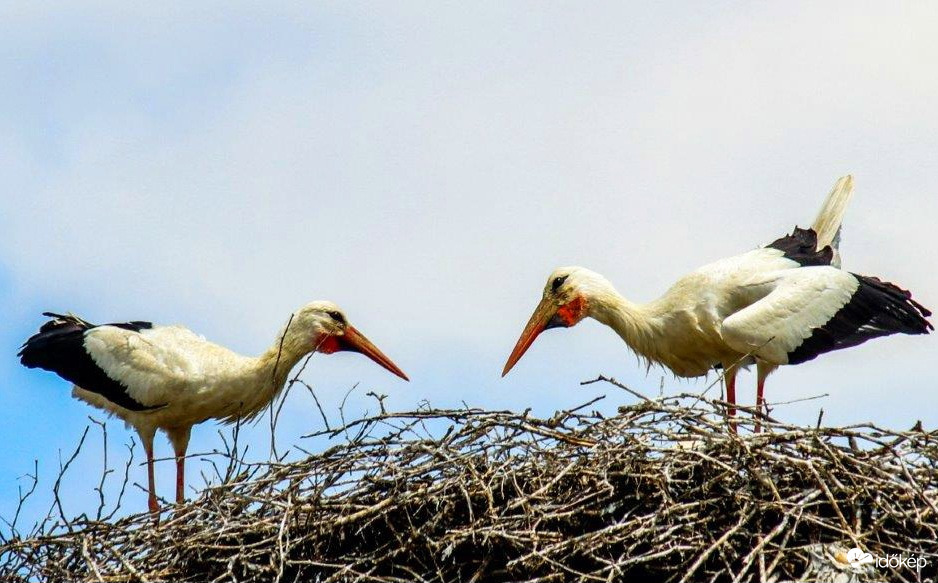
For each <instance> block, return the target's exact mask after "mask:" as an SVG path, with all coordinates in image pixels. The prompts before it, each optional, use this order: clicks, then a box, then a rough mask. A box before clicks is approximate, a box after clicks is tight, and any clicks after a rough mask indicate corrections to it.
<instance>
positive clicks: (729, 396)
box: [723, 366, 736, 433]
mask: <svg viewBox="0 0 938 583" xmlns="http://www.w3.org/2000/svg"><path fill="white" fill-rule="evenodd" d="M723 370H724V371H726V372H725V373H724V374H723V381H724V382H725V383H726V400H727V402H729V404H730V406H729V407H727V414H728V415H729V417H730V421H729V423H730V429H731V430H732V431H733V433H736V420H735V417H736V406H735V405H736V367H735V366H730V367H725V368H724V369H723Z"/></svg>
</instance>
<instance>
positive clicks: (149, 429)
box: [19, 301, 408, 513]
mask: <svg viewBox="0 0 938 583" xmlns="http://www.w3.org/2000/svg"><path fill="white" fill-rule="evenodd" d="M43 315H45V316H48V317H50V318H52V319H51V320H49V321H48V322H46V323H45V324H43V326H42V327H41V328H40V329H39V332H38V333H37V334H35V335H34V336H32V337H31V338H30V339H29V340H27V341H26V343H25V344H23V348H22V350H21V351H20V353H19V356H20V359H21V362H22V363H23V365H25V366H27V367H29V368H42V369H45V370H48V371H52V372H54V373H56V374H58V375H59V376H60V377H62V378H64V379H65V380H67V381H70V382H72V383H73V385H74V387H73V389H72V396H74V397H76V398H78V399H81V400H83V401H85V402H87V403H89V404H91V405H93V406H95V407H98V408H100V409H104V410H105V411H108V412H109V413H112V414H114V415H116V416H118V417H120V418H121V419H123V420H124V421H125V422H126V423H127V424H128V425H131V426H133V427H134V429H136V430H137V433H138V434H140V440H141V441H142V442H143V447H144V449H145V450H146V454H147V478H148V485H149V499H148V503H149V508H150V511H151V512H153V513H157V512H158V511H159V505H158V504H157V500H156V491H155V487H154V483H153V437H154V435H155V434H156V430H157V429H162V430H163V431H165V432H166V434H167V436H168V437H169V441H170V442H171V443H172V445H173V449H174V451H175V454H176V501H177V502H182V501H183V499H184V492H183V486H184V483H185V455H186V448H187V446H188V444H189V434H190V432H191V430H192V426H193V425H195V424H196V423H201V422H203V421H206V420H208V419H213V418H214V419H221V420H222V421H223V422H225V423H234V422H236V421H238V420H239V419H251V418H253V417H255V416H257V415H258V414H259V413H261V412H262V411H263V410H264V408H265V407H266V406H267V405H268V404H269V403H270V402H271V401H272V400H273V399H275V398H276V397H277V395H278V394H279V393H280V391H282V390H283V387H284V383H285V382H286V379H287V375H288V374H289V372H290V369H292V368H293V366H294V365H296V363H297V362H299V360H300V359H301V358H302V357H303V356H305V355H306V354H309V353H310V352H313V351H317V352H322V353H325V354H332V353H333V352H338V351H343V350H347V351H353V352H360V353H362V354H364V355H365V356H367V357H368V358H370V359H372V360H374V361H375V362H376V363H378V364H379V365H381V366H382V367H384V368H386V369H387V370H389V371H391V372H392V373H394V374H395V375H397V376H399V377H401V378H402V379H404V380H408V379H407V376H406V375H405V374H404V373H403V372H402V371H401V369H399V368H398V367H397V366H396V365H395V364H394V363H393V362H391V360H390V359H389V358H388V357H387V356H385V355H384V354H383V353H382V352H381V351H380V350H378V348H377V347H375V345H374V344H372V343H371V342H370V341H369V340H368V339H367V338H365V336H363V335H362V334H361V333H360V332H359V331H358V330H356V329H355V328H354V327H352V326H351V325H350V324H348V321H347V320H346V318H345V315H344V314H343V313H342V311H341V310H340V309H339V307H338V306H336V305H335V304H333V303H332V302H324V301H319V302H312V303H309V304H307V305H305V306H303V307H302V308H300V309H299V310H297V311H296V312H294V313H293V315H292V316H291V317H290V320H289V322H288V323H287V325H286V328H284V330H283V331H281V333H280V334H278V335H277V338H276V339H275V340H274V343H273V345H272V346H271V347H270V348H268V349H267V351H266V352H264V354H262V355H260V356H259V357H257V358H252V357H247V356H241V355H240V354H236V353H235V352H232V351H231V350H228V349H227V348H225V347H223V346H219V345H218V344H213V343H211V342H208V341H207V340H205V339H204V338H202V337H201V336H198V335H197V334H195V333H193V332H192V331H191V330H189V329H187V328H184V327H181V326H154V325H153V324H151V323H150V322H124V323H119V324H105V325H101V326H96V325H94V324H89V323H88V322H86V321H84V320H82V319H81V318H78V317H76V316H72V315H68V316H62V315H59V314H52V313H45V314H43Z"/></svg>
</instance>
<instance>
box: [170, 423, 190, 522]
mask: <svg viewBox="0 0 938 583" xmlns="http://www.w3.org/2000/svg"><path fill="white" fill-rule="evenodd" d="M191 431H192V427H191V426H183V427H173V428H170V429H167V430H166V434H167V435H168V436H169V441H170V442H171V443H172V444H173V451H175V452H176V504H180V503H182V502H185V500H186V450H187V449H189V435H190V432H191Z"/></svg>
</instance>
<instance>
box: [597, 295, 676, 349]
mask: <svg viewBox="0 0 938 583" xmlns="http://www.w3.org/2000/svg"><path fill="white" fill-rule="evenodd" d="M657 305H658V303H657V302H652V303H650V304H636V303H634V302H630V301H629V300H627V299H625V298H624V297H622V295H621V294H619V292H617V291H616V290H615V289H614V288H612V286H609V287H608V288H607V289H603V290H596V291H594V293H593V294H591V297H590V298H589V306H590V312H589V313H590V316H592V317H593V318H595V319H596V320H598V321H600V322H602V323H603V324H605V325H607V326H609V327H610V328H612V329H613V330H615V331H616V333H617V334H618V335H619V336H620V337H621V338H622V339H623V340H624V341H625V343H626V344H628V345H629V347H630V348H631V349H632V350H634V351H635V352H636V353H637V354H638V355H639V356H641V357H643V358H645V359H646V360H648V361H650V362H655V363H660V362H662V355H661V350H662V348H663V341H664V334H663V324H662V321H661V319H660V318H659V314H658V310H657Z"/></svg>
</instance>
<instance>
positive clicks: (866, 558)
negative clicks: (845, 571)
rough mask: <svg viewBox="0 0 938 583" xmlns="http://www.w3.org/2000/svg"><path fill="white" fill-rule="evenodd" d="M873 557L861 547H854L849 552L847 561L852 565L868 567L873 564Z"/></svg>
mask: <svg viewBox="0 0 938 583" xmlns="http://www.w3.org/2000/svg"><path fill="white" fill-rule="evenodd" d="M873 560H874V559H873V555H872V554H870V553H867V552H865V551H864V550H863V549H861V548H860V547H853V548H852V549H850V550H849V551H847V561H849V562H850V564H851V565H867V564H869V563H872V562H873Z"/></svg>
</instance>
